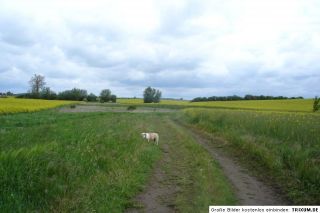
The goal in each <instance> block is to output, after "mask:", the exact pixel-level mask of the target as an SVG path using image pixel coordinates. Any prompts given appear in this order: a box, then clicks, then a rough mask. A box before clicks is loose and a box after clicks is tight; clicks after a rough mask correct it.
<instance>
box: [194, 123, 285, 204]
mask: <svg viewBox="0 0 320 213" xmlns="http://www.w3.org/2000/svg"><path fill="white" fill-rule="evenodd" d="M190 130H191V131H189V132H190V133H191V134H192V136H193V137H194V138H195V140H196V141H197V142H198V143H199V144H201V145H202V146H203V147H204V148H205V149H206V150H207V151H208V152H209V153H210V154H211V156H212V157H213V158H214V159H216V160H217V161H218V162H219V164H220V166H221V168H222V169H223V171H224V173H225V175H226V177H227V178H228V179H229V180H230V182H231V183H232V185H233V186H234V188H235V193H236V195H237V197H238V199H239V202H240V205H286V204H287V202H286V201H285V200H284V199H283V198H282V197H281V196H280V195H279V193H277V192H276V191H275V190H274V189H273V188H272V187H271V186H268V185H266V184H265V183H263V182H261V181H260V180H258V179H257V178H256V177H254V176H252V175H250V174H249V173H248V171H247V170H246V169H244V168H243V167H242V166H240V165H239V164H238V163H237V162H235V160H234V159H232V158H231V157H229V156H227V155H226V154H225V153H224V152H223V151H221V150H219V148H217V146H216V147H214V146H212V143H210V141H209V139H208V138H206V137H204V136H203V135H201V134H200V133H199V132H197V131H195V130H192V129H190Z"/></svg>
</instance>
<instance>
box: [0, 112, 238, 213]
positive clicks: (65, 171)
mask: <svg viewBox="0 0 320 213" xmlns="http://www.w3.org/2000/svg"><path fill="white" fill-rule="evenodd" d="M143 131H158V132H159V133H160V135H161V138H160V144H161V146H164V145H165V144H167V145H168V146H169V148H170V150H171V153H172V155H171V157H172V160H173V163H172V164H170V165H165V166H167V169H168V174H169V175H171V176H172V178H173V180H172V181H175V183H176V184H178V185H179V187H180V192H179V195H178V197H177V199H176V200H175V205H176V208H177V209H178V210H180V211H183V210H188V211H189V210H190V211H191V210H192V209H195V210H199V209H201V210H203V211H207V209H208V205H213V204H221V205H222V204H234V203H235V202H236V201H235V198H234V195H233V193H232V190H231V187H230V185H229V183H228V182H227V181H226V180H225V177H223V175H222V173H221V171H220V169H219V167H218V166H217V164H216V162H215V161H213V160H212V158H211V157H210V156H209V155H208V154H207V152H206V151H205V150H204V149H203V148H202V147H200V145H198V144H196V143H195V142H194V141H192V139H191V138H190V137H189V136H188V134H186V132H185V131H184V130H182V129H180V128H179V127H177V126H175V125H174V124H173V123H172V122H171V120H170V118H169V117H168V116H167V115H165V114H156V113H155V114H131V113H70V114H68V113H58V112H57V111H54V110H51V111H41V112H34V113H19V114H12V115H2V116H0V150H1V151H0V177H1V178H0V188H1V190H0V212H30V211H36V212H38V211H40V212H48V211H56V212H70V211H76V212H78V211H81V212H92V211H97V212H123V211H124V209H125V208H127V207H130V206H131V205H133V204H132V198H133V197H134V196H135V195H136V194H137V193H139V191H141V190H142V189H143V186H144V185H145V184H146V181H147V178H148V176H149V175H150V174H151V172H152V168H153V166H154V165H155V162H156V161H157V160H158V159H159V158H160V157H161V156H162V154H161V153H162V152H161V149H160V148H159V147H158V146H155V145H153V144H151V143H147V142H145V141H143V140H142V139H141V138H140V132H143ZM178 170H179V172H180V174H183V175H182V176H180V175H179V176H174V174H176V173H175V172H176V171H178ZM190 200H191V202H190ZM184 212H185V211H184Z"/></svg>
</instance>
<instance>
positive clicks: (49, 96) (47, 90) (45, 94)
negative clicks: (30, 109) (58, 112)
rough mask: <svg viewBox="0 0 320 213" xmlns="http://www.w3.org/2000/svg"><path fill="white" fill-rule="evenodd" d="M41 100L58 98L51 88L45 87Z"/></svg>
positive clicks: (41, 93)
mask: <svg viewBox="0 0 320 213" xmlns="http://www.w3.org/2000/svg"><path fill="white" fill-rule="evenodd" d="M40 98H42V99H47V100H54V99H56V98H57V94H56V93H55V92H54V91H52V90H51V89H50V87H44V88H43V89H42V90H41V92H40Z"/></svg>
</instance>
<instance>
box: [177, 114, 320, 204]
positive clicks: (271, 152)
mask: <svg viewBox="0 0 320 213" xmlns="http://www.w3.org/2000/svg"><path fill="white" fill-rule="evenodd" d="M319 118H320V116H319V114H314V113H313V114H312V113H283V112H261V111H248V110H226V109H215V110H212V109H200V108H197V109H185V110H184V116H183V119H184V121H186V122H187V123H189V124H191V125H192V126H196V127H197V128H199V129H202V130H203V131H204V132H206V133H209V134H210V135H212V136H215V137H217V136H218V137H222V138H224V140H225V141H226V143H225V144H223V146H225V147H227V148H228V147H231V151H233V152H235V153H236V154H238V155H239V156H241V158H243V159H244V160H245V161H247V162H255V164H254V166H258V167H260V171H259V172H260V173H261V174H262V177H264V176H265V175H266V174H271V176H273V177H274V180H276V182H278V183H280V185H282V188H283V189H284V190H285V191H286V194H287V195H288V197H289V198H290V200H292V201H293V203H296V204H319V203H320V131H319V129H320V119H319ZM229 151H230V150H229Z"/></svg>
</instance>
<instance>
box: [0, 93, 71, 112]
mask: <svg viewBox="0 0 320 213" xmlns="http://www.w3.org/2000/svg"><path fill="white" fill-rule="evenodd" d="M71 103H76V101H61V100H40V99H18V98H13V97H10V98H0V114H8V113H17V112H34V111H39V110H44V109H49V108H54V107H57V106H61V105H66V104H71Z"/></svg>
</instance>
